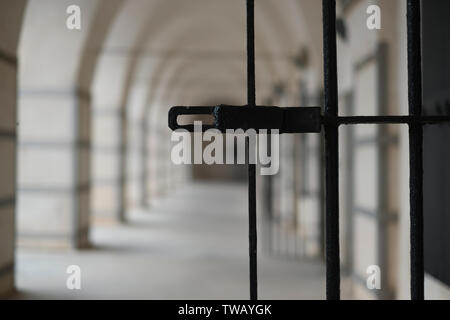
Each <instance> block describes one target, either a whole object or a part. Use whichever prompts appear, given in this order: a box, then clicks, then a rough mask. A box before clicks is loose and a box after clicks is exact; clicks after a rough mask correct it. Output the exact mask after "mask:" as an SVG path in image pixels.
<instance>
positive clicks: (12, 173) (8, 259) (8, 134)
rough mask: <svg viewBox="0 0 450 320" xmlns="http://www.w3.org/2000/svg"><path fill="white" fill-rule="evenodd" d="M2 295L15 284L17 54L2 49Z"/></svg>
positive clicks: (0, 180)
mask: <svg viewBox="0 0 450 320" xmlns="http://www.w3.org/2000/svg"><path fill="white" fill-rule="evenodd" d="M0 74H1V75H2V76H1V78H0V102H1V107H0V154H1V155H2V156H1V157H0V176H1V177H2V178H1V179H0V246H1V247H0V248H1V250H0V295H3V294H6V293H7V292H9V291H10V290H12V288H13V286H14V247H15V243H14V242H15V235H14V234H15V222H14V220H15V219H14V210H15V202H16V201H15V189H16V82H17V61H16V58H15V56H14V55H12V54H10V53H8V52H4V51H0Z"/></svg>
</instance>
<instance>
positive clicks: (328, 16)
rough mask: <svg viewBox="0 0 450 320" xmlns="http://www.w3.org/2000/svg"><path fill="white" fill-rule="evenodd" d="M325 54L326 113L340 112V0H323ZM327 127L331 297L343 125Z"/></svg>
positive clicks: (336, 264)
mask: <svg viewBox="0 0 450 320" xmlns="http://www.w3.org/2000/svg"><path fill="white" fill-rule="evenodd" d="M322 10H323V54H324V57H323V58H324V90H325V92H324V93H325V94H324V97H325V117H337V115H338V82H337V57H336V56H337V49H336V1H335V0H323V1H322ZM324 127H325V180H326V187H325V188H326V191H325V192H326V195H325V198H326V205H325V206H326V214H325V217H326V218H325V232H326V234H325V243H326V248H325V257H326V288H327V289H326V290H327V293H326V294H327V299H328V300H339V299H340V258H339V167H338V161H339V145H338V143H339V139H338V138H339V136H338V134H339V127H338V125H337V124H334V123H326V124H325V125H324Z"/></svg>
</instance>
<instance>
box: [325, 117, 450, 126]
mask: <svg viewBox="0 0 450 320" xmlns="http://www.w3.org/2000/svg"><path fill="white" fill-rule="evenodd" d="M322 122H323V123H327V122H332V123H333V122H334V124H338V125H353V124H409V125H419V126H420V125H433V124H443V123H449V122H450V116H416V115H410V116H352V117H328V118H327V117H323V118H322Z"/></svg>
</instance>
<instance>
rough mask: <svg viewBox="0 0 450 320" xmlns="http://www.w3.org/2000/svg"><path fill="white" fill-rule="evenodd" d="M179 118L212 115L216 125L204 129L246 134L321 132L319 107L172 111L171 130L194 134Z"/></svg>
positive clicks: (190, 125) (241, 107)
mask: <svg viewBox="0 0 450 320" xmlns="http://www.w3.org/2000/svg"><path fill="white" fill-rule="evenodd" d="M180 115H211V116H213V117H214V123H213V124H209V125H203V126H202V130H203V131H206V130H208V129H212V128H214V129H218V130H219V131H220V132H222V133H225V132H226V130H227V129H231V130H238V129H242V130H244V131H246V130H248V129H254V130H256V131H257V132H259V130H274V129H277V130H279V133H319V132H320V131H321V129H322V122H321V108H320V107H289V108H281V107H273V106H257V107H248V106H229V105H219V106H216V107H172V108H171V109H170V111H169V128H170V129H172V130H177V129H185V130H187V131H189V132H193V131H194V125H193V124H188V125H179V124H178V116H180Z"/></svg>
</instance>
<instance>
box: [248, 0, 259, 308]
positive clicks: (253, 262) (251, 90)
mask: <svg viewBox="0 0 450 320" xmlns="http://www.w3.org/2000/svg"><path fill="white" fill-rule="evenodd" d="M247 100H248V107H250V108H252V107H255V105H256V88H255V1H254V0H247ZM249 143H250V141H249V139H248V143H247V154H248V155H249V157H248V159H250V158H251V157H250V153H249V152H250V151H251V150H254V149H253V147H254V146H250V144H249ZM248 222H249V223H248V239H249V259H250V263H249V269H250V270H249V271H250V300H257V299H258V275H257V231H256V165H255V164H251V163H250V162H249V163H248Z"/></svg>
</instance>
